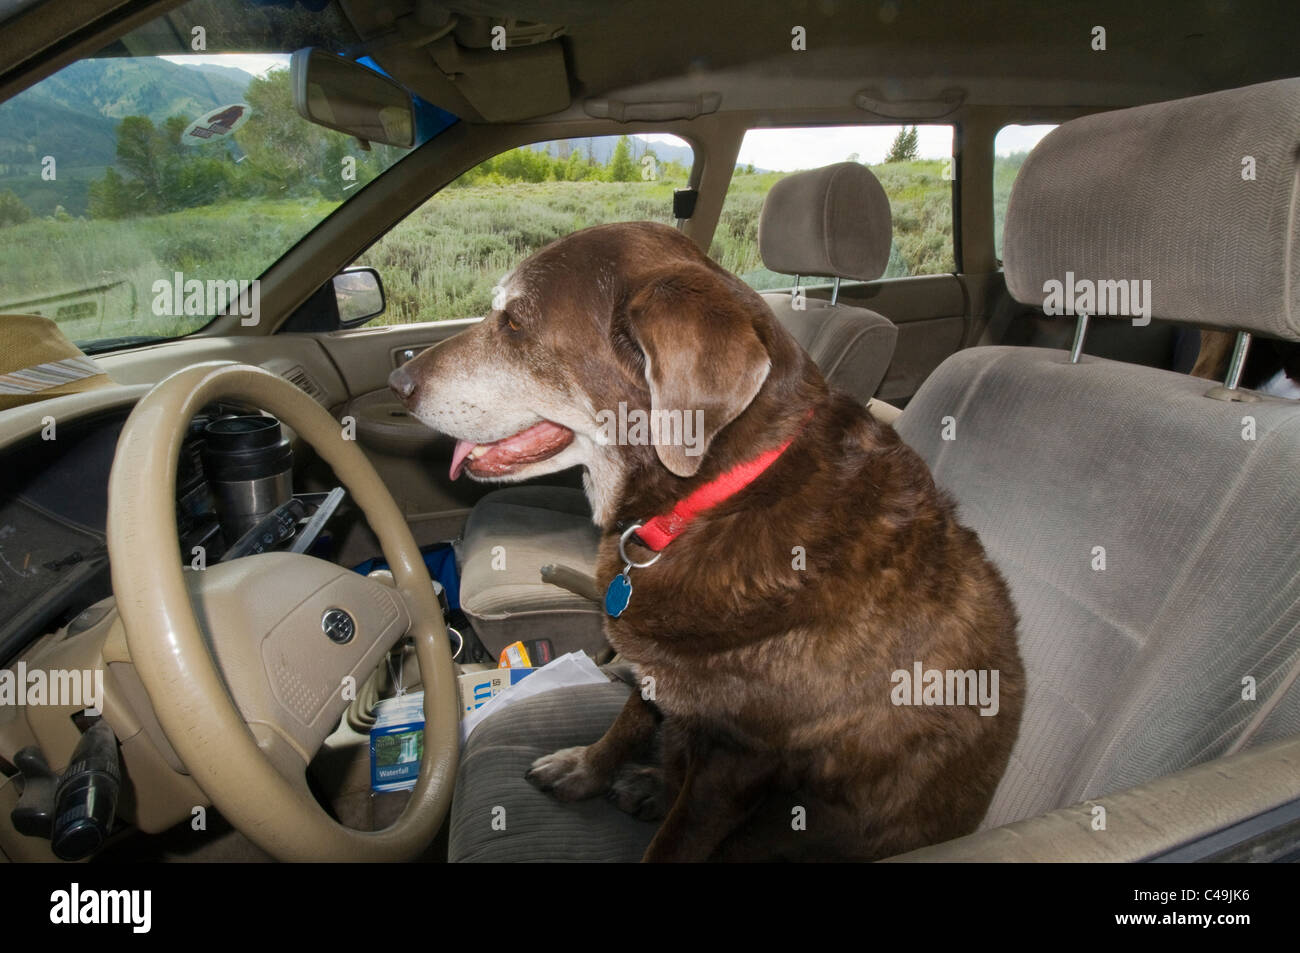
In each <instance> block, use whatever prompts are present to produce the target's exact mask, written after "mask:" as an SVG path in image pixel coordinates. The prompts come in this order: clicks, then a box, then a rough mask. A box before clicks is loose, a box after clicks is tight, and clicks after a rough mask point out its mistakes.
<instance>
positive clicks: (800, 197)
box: [758, 162, 894, 281]
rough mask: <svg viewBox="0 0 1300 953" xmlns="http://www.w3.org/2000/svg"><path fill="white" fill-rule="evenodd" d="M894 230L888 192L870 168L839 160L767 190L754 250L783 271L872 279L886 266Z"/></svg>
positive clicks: (782, 181) (765, 261)
mask: <svg viewBox="0 0 1300 953" xmlns="http://www.w3.org/2000/svg"><path fill="white" fill-rule="evenodd" d="M893 231H894V227H893V219H892V218H891V216H890V212H889V197H888V196H886V195H885V190H884V188H882V187H881V185H880V182H879V180H877V179H876V177H875V176H874V175H872V173H871V170H870V169H868V168H867V167H866V166H864V165H859V164H858V163H856V162H837V163H835V164H834V165H828V166H824V167H823V168H820V169H812V170H810V171H808V172H799V173H796V174H795V175H791V176H788V177H786V178H784V179H782V180H781V181H780V182H778V183H776V185H774V186H772V188H771V189H769V190H768V193H767V198H766V199H764V201H763V214H762V215H761V216H760V218H759V221H758V253H759V254H760V255H761V256H762V258H763V264H764V265H766V266H767V267H768V268H770V269H772V270H773V271H777V272H781V273H782V274H787V275H820V276H823V277H829V278H856V279H858V280H860V281H872V280H874V279H876V278H879V277H880V276H881V275H883V274H884V273H885V268H886V267H887V266H888V265H889V246H890V241H891V239H892V238H893Z"/></svg>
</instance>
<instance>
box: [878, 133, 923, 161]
mask: <svg viewBox="0 0 1300 953" xmlns="http://www.w3.org/2000/svg"><path fill="white" fill-rule="evenodd" d="M920 155H921V149H920V136H919V135H918V134H917V131H916V127H915V126H910V127H909V126H904V127H902V128H901V129H899V130H898V135H896V136H895V137H894V141H893V143H892V144H891V145H890V147H889V152H888V153H887V154H886V155H885V161H886V162H912V161H913V160H915V159H918V158H920Z"/></svg>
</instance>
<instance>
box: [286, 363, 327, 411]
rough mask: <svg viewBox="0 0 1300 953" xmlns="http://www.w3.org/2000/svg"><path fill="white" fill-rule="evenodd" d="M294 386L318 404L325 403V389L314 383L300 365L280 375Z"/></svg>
mask: <svg viewBox="0 0 1300 953" xmlns="http://www.w3.org/2000/svg"><path fill="white" fill-rule="evenodd" d="M280 376H281V377H283V378H284V379H285V380H287V381H288V382H289V383H290V384H292V385H293V386H294V387H296V388H298V389H299V390H300V391H302V392H303V393H304V394H306V395H307V396H308V397H310V398H311V399H312V400H314V401H316V403H318V404H324V403H325V391H323V390H322V389H321V386H320V385H319V384H317V383H316V381H315V380H314V379H313V378H312V376H311V375H310V374H308V373H307V372H306V371H305V370H304V369H303V368H302V365H299V366H297V367H294V368H292V369H290V370H287V371H285V372H284V373H283V374H281V375H280Z"/></svg>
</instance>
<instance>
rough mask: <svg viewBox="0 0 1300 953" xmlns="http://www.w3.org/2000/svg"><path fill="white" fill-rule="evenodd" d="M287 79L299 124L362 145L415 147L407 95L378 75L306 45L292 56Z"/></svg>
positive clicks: (412, 111)
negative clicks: (330, 131) (321, 128)
mask: <svg viewBox="0 0 1300 953" xmlns="http://www.w3.org/2000/svg"><path fill="white" fill-rule="evenodd" d="M289 75H290V79H291V81H292V83H293V104H294V106H295V107H296V108H297V110H298V114H299V115H300V116H302V117H303V118H304V119H306V120H309V121H310V122H314V123H316V124H317V125H319V126H325V127H326V128H329V129H336V130H338V131H339V132H346V133H347V134H348V135H352V136H356V137H357V138H358V139H362V140H364V141H366V142H378V143H382V144H384V145H389V146H399V147H401V148H403V149H409V148H410V147H411V146H413V145H415V104H414V102H413V100H412V99H411V94H410V93H408V92H407V91H406V90H405V89H404V88H403V87H402V86H401V84H399V83H397V82H395V81H394V80H392V79H389V78H388V77H387V76H385V75H384V74H383V73H378V72H376V71H375V70H372V69H370V68H368V67H366V66H362V65H361V64H360V63H358V62H356V61H354V60H349V59H346V58H344V57H342V56H336V55H335V54H333V53H330V52H328V51H326V50H318V49H315V48H313V47H310V46H308V47H305V48H303V49H301V50H298V51H297V52H295V53H294V54H293V58H292V59H291V60H290V61H289Z"/></svg>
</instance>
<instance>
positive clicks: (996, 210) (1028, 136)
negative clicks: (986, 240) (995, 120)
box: [993, 125, 1056, 261]
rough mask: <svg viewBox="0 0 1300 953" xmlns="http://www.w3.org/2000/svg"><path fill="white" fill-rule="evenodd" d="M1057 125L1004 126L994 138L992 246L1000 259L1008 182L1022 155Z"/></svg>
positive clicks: (1013, 174) (1021, 161) (1009, 193)
mask: <svg viewBox="0 0 1300 953" xmlns="http://www.w3.org/2000/svg"><path fill="white" fill-rule="evenodd" d="M1055 128H1056V126H1054V125H1051V126H1015V125H1012V126H1003V127H1002V128H1001V129H999V130H998V134H997V136H996V137H995V138H994V140H993V249H994V252H995V254H996V255H997V256H998V261H1001V260H1002V227H1003V225H1004V224H1005V223H1006V218H1007V200H1008V199H1010V198H1011V186H1012V185H1013V184H1014V183H1015V181H1016V176H1017V175H1018V174H1019V173H1020V167H1021V166H1022V165H1023V164H1024V162H1025V156H1027V155H1029V151H1030V150H1031V149H1033V148H1034V146H1036V145H1038V143H1039V141H1040V140H1041V139H1042V138H1043V137H1044V136H1046V135H1047V134H1048V133H1049V132H1051V131H1052V130H1053V129H1055Z"/></svg>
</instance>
